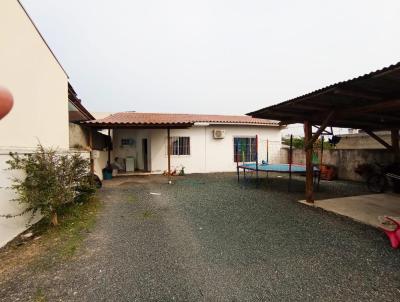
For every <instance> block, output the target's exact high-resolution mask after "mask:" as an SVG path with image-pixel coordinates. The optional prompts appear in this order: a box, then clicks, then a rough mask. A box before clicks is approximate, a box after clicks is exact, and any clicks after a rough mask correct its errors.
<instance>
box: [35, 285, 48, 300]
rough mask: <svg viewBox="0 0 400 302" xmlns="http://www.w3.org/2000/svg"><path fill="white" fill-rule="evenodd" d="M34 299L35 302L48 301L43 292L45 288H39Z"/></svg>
mask: <svg viewBox="0 0 400 302" xmlns="http://www.w3.org/2000/svg"><path fill="white" fill-rule="evenodd" d="M33 301H34V302H46V301H47V299H46V296H45V294H44V293H43V290H42V289H41V288H38V289H37V290H36V293H35V297H34V298H33Z"/></svg>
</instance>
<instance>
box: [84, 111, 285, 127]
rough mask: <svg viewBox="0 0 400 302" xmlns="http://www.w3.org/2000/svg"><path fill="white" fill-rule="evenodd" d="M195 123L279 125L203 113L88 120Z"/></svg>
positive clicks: (137, 114)
mask: <svg viewBox="0 0 400 302" xmlns="http://www.w3.org/2000/svg"><path fill="white" fill-rule="evenodd" d="M195 123H210V124H248V125H263V126H279V122H278V121H272V120H266V119H258V118H252V117H250V116H245V115H242V116H234V115H203V114H176V113H140V112H119V113H115V114H112V115H110V116H108V117H106V118H103V119H98V120H91V121H86V122H84V124H86V125H93V126H96V125H110V126H111V125H126V126H128V125H150V126H151V125H191V124H195Z"/></svg>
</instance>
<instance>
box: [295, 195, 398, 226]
mask: <svg viewBox="0 0 400 302" xmlns="http://www.w3.org/2000/svg"><path fill="white" fill-rule="evenodd" d="M300 202H301V203H304V204H307V205H310V203H307V202H305V201H300ZM313 206H314V207H317V208H321V209H324V210H326V211H328V212H332V213H335V214H338V215H342V216H346V217H349V218H351V219H353V220H355V221H358V222H361V223H364V224H367V225H370V226H373V227H381V226H382V221H383V219H382V218H383V216H391V217H400V198H399V196H398V195H395V194H370V195H360V196H350V197H340V198H330V199H322V200H316V201H315V202H314V204H313Z"/></svg>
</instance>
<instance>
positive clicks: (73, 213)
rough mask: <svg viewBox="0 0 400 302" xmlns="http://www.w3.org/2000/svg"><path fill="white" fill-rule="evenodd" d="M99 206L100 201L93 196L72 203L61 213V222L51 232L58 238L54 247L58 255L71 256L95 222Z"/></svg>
mask: <svg viewBox="0 0 400 302" xmlns="http://www.w3.org/2000/svg"><path fill="white" fill-rule="evenodd" d="M100 206H101V204H100V202H99V201H98V200H97V199H96V198H93V199H92V200H90V201H89V202H86V203H83V204H81V205H79V204H77V205H73V206H71V207H70V208H68V209H67V210H66V212H65V213H63V215H62V218H61V219H62V220H61V222H62V223H61V224H60V226H58V227H57V228H55V230H54V234H53V236H55V237H56V238H58V239H59V240H60V244H59V245H58V246H57V248H56V249H55V251H56V253H57V254H58V255H59V256H61V257H63V258H68V257H71V256H73V255H74V253H75V252H76V251H77V250H78V249H79V247H80V245H81V243H82V241H83V239H84V237H85V234H87V233H89V232H90V231H91V229H92V228H93V226H94V224H95V222H96V213H97V211H98V210H99V207H100Z"/></svg>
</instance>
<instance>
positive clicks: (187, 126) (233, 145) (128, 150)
mask: <svg viewBox="0 0 400 302" xmlns="http://www.w3.org/2000/svg"><path fill="white" fill-rule="evenodd" d="M84 124H85V125H86V126H89V127H93V128H97V129H112V132H111V135H112V142H113V150H112V151H110V159H111V163H112V162H113V161H115V158H117V162H119V165H120V166H121V167H122V170H125V171H126V172H134V171H137V170H139V171H148V172H152V173H164V172H168V153H170V170H171V172H173V171H175V170H176V171H177V173H178V172H179V171H180V170H181V168H182V167H184V170H185V172H186V173H208V172H228V171H235V170H236V162H235V159H238V160H239V161H240V162H242V161H245V162H247V161H254V160H255V155H256V146H257V145H258V159H259V161H261V160H267V158H268V159H269V162H274V161H275V162H279V161H280V159H279V156H280V146H281V134H280V126H279V124H278V122H276V121H270V120H264V119H255V118H251V117H249V116H224V115H194V114H161V113H137V112H121V113H116V114H113V115H110V116H109V117H106V118H103V119H98V120H93V121H88V122H85V123H84ZM168 129H169V130H168ZM168 133H169V134H168ZM168 135H169V136H170V152H168ZM256 139H258V141H257V143H256ZM267 146H268V149H267ZM267 151H268V155H267ZM235 153H236V154H235Z"/></svg>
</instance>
